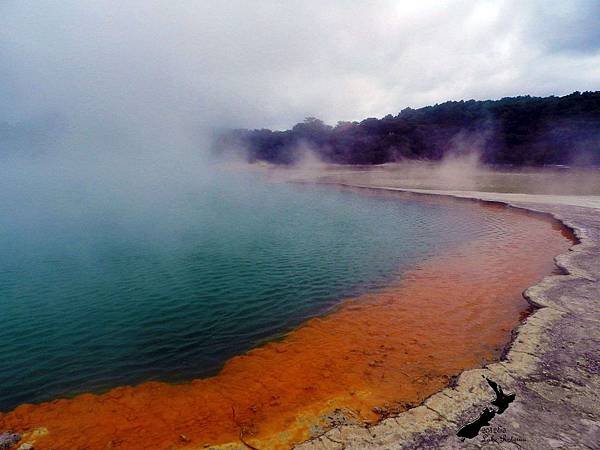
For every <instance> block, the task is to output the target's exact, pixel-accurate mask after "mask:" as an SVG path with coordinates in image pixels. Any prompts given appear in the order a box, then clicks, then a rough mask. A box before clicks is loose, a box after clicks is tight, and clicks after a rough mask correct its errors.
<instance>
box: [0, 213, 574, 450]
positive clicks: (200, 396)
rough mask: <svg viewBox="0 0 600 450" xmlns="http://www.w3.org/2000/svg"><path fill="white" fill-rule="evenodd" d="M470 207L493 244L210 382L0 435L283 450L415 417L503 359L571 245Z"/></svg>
mask: <svg viewBox="0 0 600 450" xmlns="http://www.w3.org/2000/svg"><path fill="white" fill-rule="evenodd" d="M461 207H464V206H461ZM468 207H470V208H479V209H480V212H481V214H484V215H489V216H490V220H491V221H493V224H494V225H493V228H494V233H493V237H492V238H490V236H489V235H485V234H483V235H481V236H479V235H477V236H474V237H473V238H472V239H471V240H470V241H469V242H466V243H463V244H460V246H458V247H454V248H451V249H445V251H444V253H443V254H440V255H438V256H436V257H433V258H431V259H429V260H425V261H423V262H421V263H419V264H418V265H417V266H415V267H413V268H411V270H409V271H408V272H407V271H405V272H404V273H403V274H402V275H401V277H399V279H398V280H397V281H396V282H395V283H393V284H392V285H391V286H389V287H387V288H385V289H382V290H380V291H377V292H372V293H369V294H366V295H362V296H360V297H357V298H353V299H348V300H347V301H344V302H342V304H341V305H340V306H339V307H338V308H337V309H336V310H335V311H334V312H331V313H330V314H328V315H326V316H324V317H319V318H314V319H311V320H308V321H307V322H305V323H304V324H303V325H302V326H301V327H299V328H298V329H296V330H294V331H292V332H290V333H289V334H287V335H286V336H285V337H284V338H283V339H281V340H279V341H276V342H271V343H268V344H266V345H264V346H262V347H259V348H256V349H254V350H252V351H250V352H248V353H246V354H244V355H241V356H238V357H235V358H232V359H231V360H229V361H228V362H227V363H226V364H225V366H224V367H223V369H222V370H221V372H220V373H219V374H218V375H216V376H214V377H211V378H206V379H198V380H194V381H192V382H190V383H186V384H168V383H159V382H149V383H145V384H141V385H138V386H134V387H130V386H126V387H118V388H115V389H112V390H110V391H109V392H107V393H104V394H101V395H94V394H84V395H79V396H77V397H75V398H73V399H62V400H55V401H52V402H47V403H42V404H39V405H22V406H19V407H18V408H16V409H15V410H14V411H12V412H8V413H5V414H0V431H4V430H12V431H14V432H19V433H23V440H22V441H21V442H35V448H36V450H41V449H55V450H62V449H64V450H75V449H90V450H94V449H107V448H118V449H175V448H178V449H197V448H203V447H204V446H208V445H219V444H232V445H233V446H239V447H241V448H243V447H245V446H247V447H250V448H252V447H255V448H261V449H263V448H290V447H291V446H293V445H294V444H295V443H298V442H301V441H303V440H306V439H308V438H310V437H311V434H314V433H316V432H318V431H319V430H324V429H326V428H327V427H328V426H331V423H330V422H329V421H328V419H327V416H328V415H332V414H333V413H334V411H336V410H337V413H336V414H338V415H339V414H340V410H341V411H342V412H343V414H345V415H346V416H348V417H353V418H354V419H355V420H362V421H376V420H377V419H378V417H379V416H378V413H381V411H384V410H385V411H392V412H399V411H402V410H404V409H407V408H408V407H410V406H411V405H416V404H419V403H420V402H422V401H423V400H424V399H425V398H427V397H428V396H430V395H431V394H433V393H435V392H436V391H439V390H440V389H442V388H443V387H445V386H446V385H447V384H448V382H449V380H450V378H451V377H452V376H455V375H458V374H459V373H460V372H462V371H464V370H466V369H469V368H474V367H480V366H483V365H485V364H486V363H487V362H489V361H492V360H495V359H498V358H499V356H500V354H501V352H502V349H503V348H504V347H505V346H506V345H507V344H508V343H509V342H510V337H511V330H513V329H514V328H515V327H516V326H517V325H518V323H519V321H520V320H521V319H522V317H523V316H524V314H525V313H526V311H527V310H528V304H527V302H526V301H525V300H524V299H523V297H522V292H523V290H524V289H525V288H527V287H528V286H531V285H533V284H535V283H536V282H538V281H539V280H540V279H541V278H542V277H543V276H544V275H547V274H550V273H552V272H553V271H554V270H555V269H556V267H555V265H554V263H553V257H554V256H556V255H558V254H560V253H564V252H565V251H566V250H567V249H568V248H569V247H570V246H571V245H572V240H571V238H570V237H569V235H568V232H567V231H566V230H564V229H562V228H561V227H560V226H558V225H557V224H556V223H554V222H553V221H551V220H549V219H546V218H543V217H539V216H535V215H529V214H526V213H522V212H516V211H515V210H512V209H509V208H505V207H500V206H489V205H487V206H485V205H481V204H476V203H472V204H470V205H469V206H468ZM561 230H562V232H561Z"/></svg>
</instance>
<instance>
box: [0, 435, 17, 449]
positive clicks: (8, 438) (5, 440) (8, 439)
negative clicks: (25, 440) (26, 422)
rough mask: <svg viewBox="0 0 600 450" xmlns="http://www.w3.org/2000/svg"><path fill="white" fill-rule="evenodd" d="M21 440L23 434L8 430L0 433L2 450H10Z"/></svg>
mask: <svg viewBox="0 0 600 450" xmlns="http://www.w3.org/2000/svg"><path fill="white" fill-rule="evenodd" d="M20 440H21V435H20V434H17V433H10V432H8V431H6V432H4V433H0V450H8V449H9V448H11V447H12V446H13V445H15V444H16V443H17V442H19V441H20Z"/></svg>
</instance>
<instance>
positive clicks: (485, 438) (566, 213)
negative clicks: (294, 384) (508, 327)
mask: <svg viewBox="0 0 600 450" xmlns="http://www.w3.org/2000/svg"><path fill="white" fill-rule="evenodd" d="M291 174H292V173H291V172H288V174H287V175H285V176H284V177H283V178H284V179H285V178H287V179H289V180H293V181H312V182H315V181H316V182H325V183H335V184H344V185H348V186H355V187H371V188H376V189H386V190H390V189H391V190H406V191H411V192H417V193H421V194H424V195H427V194H428V195H451V196H456V197H463V198H472V199H479V200H486V201H498V202H504V203H509V204H511V205H513V206H516V207H520V208H526V209H531V210H536V211H539V212H543V213H548V214H551V215H553V216H554V217H556V218H557V219H559V220H561V221H563V222H564V223H565V224H566V225H567V226H569V227H571V228H572V229H573V230H574V231H575V233H576V235H577V237H578V238H579V239H580V241H581V243H580V244H578V245H575V246H574V247H572V248H571V251H570V252H569V253H568V254H564V255H560V256H559V257H557V258H556V261H557V264H558V266H559V267H561V268H562V269H563V270H564V271H565V273H566V275H555V276H549V277H546V278H545V279H544V280H543V281H542V282H541V283H539V284H538V285H536V286H534V287H531V288H529V289H528V290H527V291H526V293H525V295H526V297H527V298H528V299H529V300H530V301H531V302H532V303H533V304H534V305H536V306H539V307H541V308H540V309H539V310H537V311H536V312H535V313H534V314H533V315H531V316H530V317H529V318H528V319H527V321H526V322H525V323H524V324H523V325H522V326H521V327H520V328H519V329H518V331H517V332H516V334H515V340H514V343H513V345H512V347H511V349H510V351H509V352H508V353H507V355H506V357H505V359H503V360H502V361H501V362H498V363H495V364H491V365H489V366H488V367H486V368H484V369H477V370H470V371H467V372H464V373H463V374H462V375H461V376H460V377H459V379H458V381H457V383H456V385H455V386H453V387H449V388H447V389H445V390H444V391H442V392H440V393H438V394H436V395H434V396H432V397H430V398H429V399H428V400H427V401H426V402H425V403H424V404H423V405H421V406H419V407H417V408H414V409H411V410H409V411H407V412H405V413H403V414H400V415H399V416H397V417H393V418H388V419H386V420H383V421H382V422H380V423H379V424H378V425H376V426H372V427H369V428H367V427H364V426H359V425H351V426H342V427H338V428H335V429H333V430H330V431H329V432H327V433H326V434H324V435H322V436H320V437H317V438H315V439H313V440H312V441H309V442H306V443H304V444H302V445H300V446H298V448H299V449H304V450H306V449H370V448H373V449H400V448H402V449H405V448H406V449H410V448H503V449H509V448H526V449H551V448H557V449H579V448H581V449H585V448H600V196H594V195H569V196H565V195H532V194H519V193H493V192H476V191H471V190H455V191H445V190H431V189H429V190H427V189H415V188H412V189H403V188H401V187H399V186H398V185H399V184H401V183H394V184H395V186H385V185H382V182H385V180H381V179H379V180H377V179H376V180H375V182H372V183H365V182H364V180H365V177H364V176H363V177H360V178H361V179H360V180H357V178H359V177H355V176H354V174H353V173H352V171H348V172H347V173H346V174H345V175H343V176H339V175H338V176H336V179H335V180H332V179H331V178H329V177H328V176H325V177H320V176H315V173H314V172H311V173H310V176H303V175H302V174H299V173H295V174H293V176H290V175H291ZM377 178H379V177H377ZM485 377H487V378H489V379H491V380H494V381H495V382H497V383H498V384H499V385H500V386H501V387H502V388H503V389H504V392H508V393H514V394H516V398H515V400H514V401H513V402H512V403H511V404H510V405H509V407H508V408H507V409H506V411H504V412H503V413H502V414H497V415H495V417H494V418H493V419H492V420H491V422H490V426H486V427H483V428H481V430H480V432H479V434H478V435H477V436H476V437H474V438H472V439H464V440H463V439H461V438H459V437H458V436H457V432H458V430H460V429H461V428H462V427H463V426H464V425H466V424H468V423H471V422H473V421H474V420H476V419H477V418H478V417H479V415H480V414H481V412H482V411H483V410H484V409H485V408H489V409H491V410H493V411H497V408H496V407H495V406H493V405H491V403H490V402H491V401H493V400H494V399H495V394H494V392H493V391H492V389H491V388H490V386H489V385H488V383H487V381H486V379H485Z"/></svg>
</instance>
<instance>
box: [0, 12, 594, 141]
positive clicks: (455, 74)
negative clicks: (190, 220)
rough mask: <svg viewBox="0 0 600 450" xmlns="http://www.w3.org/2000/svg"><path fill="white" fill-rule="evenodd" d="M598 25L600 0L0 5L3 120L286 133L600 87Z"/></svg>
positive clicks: (0, 119)
mask: <svg viewBox="0 0 600 450" xmlns="http://www.w3.org/2000/svg"><path fill="white" fill-rule="evenodd" d="M599 22H600V1H598V0H591V1H560V2H548V1H524V0H518V1H448V2H443V1H440V0H436V1H425V0H419V1H410V2H403V1H376V0H370V1H351V0H343V1H342V0H336V1H327V0H320V1H308V0H303V1H259V0H256V1H248V0H240V1H225V0H218V1H217V0H214V1H202V0H195V1H191V0H189V1H186V0H176V1H175V0H165V1H158V0H139V1H137V0H129V1H123V0H106V1H99V0H96V1H94V0H88V1H80V0H72V1H71V0H60V1H59V0H56V1H45V0H0V122H9V123H11V124H16V123H29V124H31V123H37V122H36V120H38V121H39V120H42V119H40V117H42V118H47V117H59V118H60V120H59V121H60V122H61V123H63V125H64V123H66V124H68V126H71V125H72V124H76V125H75V127H76V128H77V129H79V130H82V129H89V131H90V133H92V132H93V131H92V130H96V131H98V130H97V129H99V130H100V131H98V132H110V133H112V132H113V131H114V130H120V131H121V132H123V133H126V132H130V131H132V130H146V131H148V130H152V129H155V128H156V127H170V126H177V127H184V128H186V129H191V128H194V127H204V126H232V127H238V126H239V127H271V128H287V127H289V126H291V125H293V124H294V123H295V122H297V121H300V120H302V119H303V118H304V117H306V116H317V117H320V118H322V119H324V120H325V121H326V122H329V123H332V124H335V122H336V121H338V120H360V119H362V118H365V117H379V116H383V115H385V114H388V113H392V114H396V113H397V112H398V111H400V110H401V109H403V108H404V107H407V106H411V107H419V106H424V105H428V104H434V103H436V102H443V101H445V100H458V99H469V98H475V99H487V98H500V97H503V96H514V95H521V94H531V95H540V96H545V95H551V94H555V95H563V94H566V93H570V92H572V91H575V90H580V91H584V90H597V89H600V26H598V23H599ZM43 120H46V119H43ZM43 120H42V121H43ZM44 123H45V122H44ZM50 123H54V122H52V121H51V120H50ZM107 130H108V131H107Z"/></svg>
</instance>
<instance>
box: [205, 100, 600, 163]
mask: <svg viewBox="0 0 600 450" xmlns="http://www.w3.org/2000/svg"><path fill="white" fill-rule="evenodd" d="M215 149H216V151H218V152H231V151H240V152H242V154H243V155H244V156H245V158H247V160H248V161H251V162H254V161H267V162H271V163H275V164H292V163H294V162H296V161H298V160H300V159H302V158H303V157H304V156H305V154H306V153H307V152H311V153H313V154H314V155H316V156H317V157H319V158H320V159H321V160H323V161H325V162H332V163H341V164H382V163H386V162H392V161H398V160H402V159H425V160H439V159H442V158H443V157H444V156H446V155H448V154H454V153H457V154H461V153H473V152H477V153H479V156H480V158H481V160H482V162H484V163H488V164H512V165H518V166H522V165H546V164H565V165H571V164H575V165H600V91H599V92H584V93H580V92H574V93H572V94H570V95H565V96H564V97H554V96H552V97H543V98H542V97H531V96H528V95H527V96H519V97H506V98H503V99H501V100H485V101H476V100H467V101H462V100H461V101H458V102H457V101H450V102H446V103H442V104H438V105H435V106H427V107H424V108H419V109H411V108H406V109H403V110H402V111H400V113H399V114H397V115H396V116H393V115H387V116H385V117H383V118H381V119H376V118H368V119H365V120H363V121H361V122H338V124H337V125H336V126H334V127H332V126H329V125H326V124H325V123H323V122H322V121H321V120H319V119H316V118H314V117H309V118H307V119H306V120H305V121H304V122H302V123H298V124H296V125H295V126H294V127H293V128H292V129H291V130H286V131H271V130H268V129H260V130H246V129H236V130H229V131H227V132H224V133H221V134H220V135H219V136H218V138H217V139H216V141H215ZM234 149H236V150H234Z"/></svg>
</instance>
